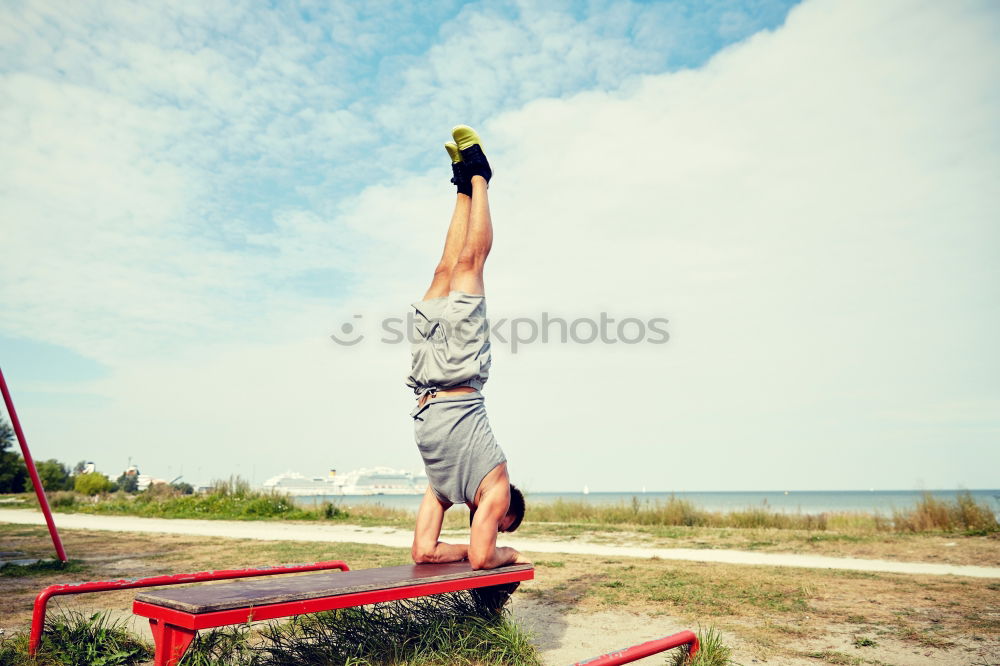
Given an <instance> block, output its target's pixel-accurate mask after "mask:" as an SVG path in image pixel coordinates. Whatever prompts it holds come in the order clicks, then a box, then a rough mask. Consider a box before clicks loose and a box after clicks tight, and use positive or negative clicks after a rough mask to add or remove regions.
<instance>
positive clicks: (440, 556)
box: [410, 486, 496, 564]
mask: <svg viewBox="0 0 1000 666" xmlns="http://www.w3.org/2000/svg"><path fill="white" fill-rule="evenodd" d="M450 506H451V505H450V504H448V505H443V504H442V503H441V502H440V501H439V500H438V498H437V495H435V494H434V491H433V490H431V488H430V486H428V487H427V492H426V493H424V499H423V501H422V502H421V503H420V511H419V513H417V527H416V529H415V530H414V532H413V548H412V549H411V551H410V554H411V555H412V556H413V561H414V562H416V563H417V564H421V563H425V562H459V561H461V560H464V559H468V557H469V547H468V546H466V545H464V544H450V543H444V542H442V541H440V540H439V539H440V537H441V525H442V523H444V512H445V509H447V508H448V507H450ZM495 540H496V535H494V541H495Z"/></svg>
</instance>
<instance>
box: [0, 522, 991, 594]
mask: <svg viewBox="0 0 1000 666" xmlns="http://www.w3.org/2000/svg"><path fill="white" fill-rule="evenodd" d="M55 520H56V524H57V525H58V526H59V527H61V528H64V529H83V530H103V531H112V532H151V533H157V534H182V535H188V536H215V537H227V538H234V539H255V540H260V541H315V542H340V543H363V544H374V545H380V546H390V547H394V548H409V547H410V541H411V539H412V533H411V532H409V531H407V530H399V529H395V528H391V527H359V526H352V525H321V524H304V523H287V522H271V521H230V520H181V519H164V518H138V517H134V516H95V515H88V514H56V516H55ZM0 522H6V523H15V524H21V525H44V524H45V520H44V518H43V516H42V514H41V513H38V512H35V511H28V510H25V509H0ZM503 544H504V545H509V546H513V547H515V548H517V549H518V550H522V551H525V552H529V553H566V554H571V555H601V556H607V557H637V558H659V559H661V560H685V561H691V562H714V563H720V564H746V565H761V566H781V567H800V568H809V569H839V570H847V571H868V572H879V573H903V574H924V575H953V576H966V577H973V578H1000V567H982V566H970V565H953V564H934V563H926V562H892V561H888V560H873V559H861V558H848V557H828V556H823V555H803V554H793V553H761V552H748V551H738V550H697V549H691V548H644V547H629V546H614V545H608V544H596V543H586V542H572V543H568V542H557V541H544V540H537V539H506V538H504V539H503Z"/></svg>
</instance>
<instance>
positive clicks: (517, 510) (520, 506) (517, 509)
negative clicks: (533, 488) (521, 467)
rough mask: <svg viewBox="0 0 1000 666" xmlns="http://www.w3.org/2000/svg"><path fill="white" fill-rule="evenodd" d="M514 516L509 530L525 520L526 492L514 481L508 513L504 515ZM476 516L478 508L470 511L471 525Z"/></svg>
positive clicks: (511, 487)
mask: <svg viewBox="0 0 1000 666" xmlns="http://www.w3.org/2000/svg"><path fill="white" fill-rule="evenodd" d="M508 514H509V515H512V516H514V522H512V523H511V524H510V529H509V530H507V531H508V532H513V531H514V530H516V529H517V528H518V526H520V524H521V521H522V520H524V493H522V492H521V490H520V488H518V487H517V486H515V485H514V484H513V483H512V484H510V504H509V505H508V506H507V513H505V514H504V515H508ZM475 517H476V510H475V509H473V510H472V511H469V526H470V527H471V526H472V519H473V518H475Z"/></svg>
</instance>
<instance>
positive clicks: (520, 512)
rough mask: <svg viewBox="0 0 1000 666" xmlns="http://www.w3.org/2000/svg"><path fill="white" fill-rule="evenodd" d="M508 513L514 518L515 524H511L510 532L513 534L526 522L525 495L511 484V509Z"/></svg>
mask: <svg viewBox="0 0 1000 666" xmlns="http://www.w3.org/2000/svg"><path fill="white" fill-rule="evenodd" d="M507 513H509V514H510V515H512V516H514V522H512V523H511V524H510V528H508V530H507V531H508V532H513V531H514V530H516V529H517V528H518V526H519V525H520V524H521V521H522V520H524V493H522V492H521V490H520V489H519V488H518V487H517V486H515V485H514V484H513V483H512V484H510V507H509V508H508V509H507Z"/></svg>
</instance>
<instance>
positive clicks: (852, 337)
mask: <svg viewBox="0 0 1000 666" xmlns="http://www.w3.org/2000/svg"><path fill="white" fill-rule="evenodd" d="M0 14H2V18H3V20H2V21H0V26H2V27H0V48H2V51H3V59H2V65H0V86H2V88H3V91H4V99H5V102H4V103H3V105H2V106H0V113H2V114H3V118H2V120H3V122H2V123H0V127H2V129H0V131H2V132H3V136H2V140H3V142H4V145H5V146H6V148H5V152H6V153H7V160H5V161H7V162H8V163H9V164H12V165H14V166H15V168H13V169H7V170H5V172H4V173H3V174H2V175H0V214H2V216H0V218H2V221H0V241H2V246H3V248H4V249H5V250H6V251H5V253H4V261H3V262H2V264H0V312H2V313H3V316H2V318H0V363H2V367H3V369H4V372H5V374H6V375H7V377H8V380H9V381H10V382H11V384H12V388H13V390H14V394H15V399H16V400H18V405H19V408H20V410H21V412H22V418H23V419H24V421H25V427H26V429H27V431H28V433H29V436H30V437H31V440H32V444H33V447H34V448H35V449H36V451H35V455H36V457H40V458H47V457H58V458H61V459H63V460H66V461H68V462H74V461H75V460H77V459H80V458H88V459H93V460H95V461H96V462H98V465H99V466H100V467H102V468H103V469H105V470H106V471H110V472H114V471H116V470H117V469H118V468H120V467H122V466H124V464H125V462H126V461H127V458H128V457H129V456H131V457H132V458H133V459H134V460H136V461H138V462H139V463H140V466H141V467H143V468H144V471H149V472H151V473H154V474H157V475H161V476H166V475H167V474H168V470H167V469H166V468H168V467H170V468H171V469H170V470H169V472H170V473H171V474H173V475H174V476H176V474H175V473H174V472H176V470H177V468H180V467H183V466H185V465H186V469H187V472H186V473H187V474H188V476H189V477H190V478H191V480H192V481H195V482H202V481H207V480H208V478H210V477H212V476H224V475H226V474H228V473H229V471H231V470H230V469H229V465H230V461H231V460H232V458H233V455H232V454H233V451H236V450H238V451H240V452H242V453H243V454H244V455H242V456H240V459H241V463H240V464H242V465H243V466H244V467H248V468H250V469H249V470H247V469H243V470H241V472H242V473H244V474H245V475H252V476H256V477H258V478H257V479H256V480H258V481H259V480H261V479H262V478H266V477H267V476H269V475H271V474H274V473H277V472H280V471H284V469H286V468H291V469H295V470H298V471H302V472H309V471H315V470H322V469H325V468H326V467H330V466H333V467H338V468H342V469H349V468H351V467H358V466H363V465H364V466H368V465H376V464H387V465H392V466H403V467H410V468H416V467H418V465H419V459H418V458H417V457H416V455H415V451H414V450H413V447H412V443H411V442H410V441H409V439H410V437H411V435H410V433H409V430H408V427H407V423H406V413H407V411H408V409H407V407H406V405H407V402H408V400H409V398H408V396H407V395H406V392H405V389H403V388H402V386H401V381H400V377H401V376H405V369H406V364H407V357H406V349H405V346H387V345H381V346H379V345H377V344H375V343H374V342H373V341H372V340H368V341H367V342H366V344H365V345H362V346H360V347H358V348H352V349H351V350H345V349H341V348H336V347H335V346H334V347H331V345H330V341H329V339H328V337H327V336H328V335H329V333H330V332H332V331H334V330H336V328H337V327H338V326H339V325H340V323H341V322H343V321H346V320H351V318H352V317H353V316H354V315H355V314H363V317H364V321H366V322H374V321H376V320H377V319H378V318H379V317H384V316H396V315H399V314H401V313H402V312H403V311H405V305H406V303H407V302H410V301H412V300H415V297H416V296H417V295H419V293H420V292H422V290H423V286H424V282H426V280H427V279H428V275H429V270H430V267H432V266H433V263H434V261H435V260H436V255H437V253H438V252H439V251H440V250H439V248H440V243H441V237H442V236H443V231H444V228H443V226H442V225H443V224H446V222H447V215H448V212H449V210H448V209H449V205H450V203H449V197H450V196H451V194H450V192H451V190H450V187H449V186H448V183H447V179H448V175H449V174H448V173H447V171H448V166H447V159H446V157H445V154H444V151H443V149H442V148H441V144H442V142H443V141H444V140H446V139H447V138H448V130H449V128H450V127H451V126H452V125H454V124H457V123H459V122H462V123H469V124H472V125H474V126H476V127H478V128H480V129H481V130H482V131H483V134H484V137H485V140H486V144H487V149H488V150H489V151H490V155H491V157H492V158H493V159H494V162H495V165H496V167H497V173H498V179H497V181H496V183H495V184H494V187H493V188H492V189H491V194H492V195H493V202H492V203H493V206H494V214H495V218H496V220H497V228H498V231H497V245H496V247H495V255H494V257H493V258H491V266H490V269H491V272H490V273H489V274H488V278H487V280H488V290H489V292H488V293H489V295H490V302H491V308H492V310H491V311H492V312H493V313H494V317H506V318H508V319H509V318H512V317H515V316H529V317H530V316H535V315H536V314H537V313H539V312H543V311H545V312H551V313H556V314H564V315H565V316H569V317H575V316H587V317H591V316H596V314H597V313H599V312H601V311H608V312H611V313H613V314H614V315H615V316H617V317H618V318H623V317H625V316H630V315H634V316H637V317H645V318H649V317H653V316H663V317H666V318H668V319H670V321H671V336H672V337H671V342H670V343H669V344H668V345H664V346H662V347H655V348H654V347H649V346H641V345H640V346H637V347H635V348H627V349H626V348H622V347H621V346H618V347H615V346H613V345H605V346H603V347H580V346H573V345H564V346H561V347H556V346H551V345H549V346H545V345H541V344H539V345H532V346H529V347H528V348H527V349H525V350H524V352H523V353H518V354H513V353H510V351H509V350H506V351H505V350H503V349H500V350H498V352H497V359H496V365H497V367H498V370H500V372H499V373H498V374H497V376H496V377H495V379H494V380H492V381H491V386H490V388H491V389H493V391H490V392H489V393H488V395H489V396H490V398H491V400H492V402H491V405H494V404H495V407H494V406H491V412H492V414H493V418H494V421H495V428H496V429H497V431H498V433H501V435H500V436H501V444H502V445H503V446H504V447H505V450H507V452H508V456H509V457H510V458H511V459H512V460H518V461H522V462H521V465H522V466H523V471H522V474H523V475H525V476H527V477H528V480H529V484H528V485H529V486H533V487H535V488H536V489H538V490H558V489H562V488H570V489H572V488H577V487H580V486H582V485H583V484H584V483H587V484H588V485H589V486H590V487H591V489H594V490H596V489H607V490H615V489H621V488H627V487H630V486H632V485H634V486H642V485H645V486H647V487H649V488H651V489H653V488H656V489H667V490H669V489H678V490H680V489H690V490H694V489H753V488H778V487H781V488H784V487H800V488H848V487H864V488H867V487H871V486H878V487H899V488H908V487H914V486H920V485H926V486H927V487H952V486H956V485H962V484H964V485H967V486H970V487H983V486H994V487H995V486H996V485H997V483H996V479H995V475H992V476H991V474H990V473H987V472H985V471H984V470H986V469H996V468H1000V458H998V455H1000V454H997V453H996V452H995V451H994V450H993V449H995V448H996V447H995V442H996V439H997V435H998V434H1000V423H998V421H997V418H996V416H995V415H996V414H997V413H1000V390H998V385H997V381H996V377H997V376H1000V373H998V372H997V371H998V370H1000V368H998V360H997V357H996V353H995V351H994V344H993V340H995V339H996V334H997V333H998V332H1000V330H998V328H1000V327H998V314H997V311H998V308H997V307H996V305H997V304H998V303H997V301H998V289H1000V280H998V279H997V277H998V276H997V265H998V263H1000V262H997V259H998V258H1000V257H998V237H997V230H996V225H995V218H996V206H995V203H994V202H995V200H996V197H995V194H996V191H995V188H996V186H995V183H996V182H1000V180H998V178H997V176H998V175H1000V173H998V171H1000V168H998V145H1000V137H998V134H1000V133H998V131H997V128H996V123H995V121H994V120H993V119H994V118H995V117H996V116H997V112H998V111H1000V109H998V106H1000V102H998V89H997V83H996V81H997V77H996V74H997V72H996V63H997V62H998V61H1000V57H998V54H1000V47H998V41H997V39H996V37H995V36H994V35H995V34H998V32H997V31H996V28H997V27H998V23H1000V16H998V11H997V9H996V6H995V5H993V4H991V3H988V2H963V3H955V4H952V5H948V6H947V7H945V6H939V5H936V4H934V3H927V2H887V3H879V4H878V6H873V5H870V4H866V3H835V2H828V1H824V0H812V1H809V2H806V3H803V4H802V5H796V4H794V3H784V2H731V3H725V2H718V3H704V2H686V3H685V2H649V3H645V2H643V3H623V2H614V3H612V2H605V3H602V2H589V3H544V4H543V3H496V2H492V3H468V4H461V3H429V4H422V5H420V7H419V10H417V9H415V8H414V6H413V5H411V3H399V4H392V3H364V4H363V6H360V5H359V6H354V5H347V4H341V3H332V4H331V3H314V4H310V3H299V4H293V3H275V4H273V6H271V7H267V8H262V7H261V6H260V5H256V4H255V5H250V4H243V5H240V4H233V3H226V2H222V3H218V4H216V5H212V6H211V7H207V6H205V7H202V6H183V7H164V6H162V5H159V4H153V3H141V2H136V3H117V4H115V5H112V6H108V5H101V4H92V3H63V4H58V5H54V4H52V3H33V2H18V3H8V4H6V5H5V6H4V7H3V9H0ZM991 195H992V196H991ZM494 294H495V295H494ZM928 313H934V315H933V316H932V317H929V316H928ZM369 343H371V344H369ZM525 386H529V387H533V389H532V390H533V391H534V390H536V389H534V387H545V388H544V389H543V390H544V392H545V393H546V395H548V394H549V393H551V394H553V395H555V396H556V397H554V398H552V399H551V400H544V401H534V400H531V401H525V400H524V399H523V398H519V396H520V395H521V393H520V390H523V389H519V388H518V387H525ZM623 386H624V387H629V389H628V390H627V391H624V392H622V391H619V390H616V391H615V394H614V395H611V396H606V397H604V398H601V399H600V400H601V404H605V405H607V407H606V409H605V410H604V411H602V413H601V419H600V421H599V422H596V423H594V422H590V421H589V420H588V419H582V418H579V415H578V410H579V405H581V404H588V403H590V402H592V401H593V400H594V399H595V395H598V394H601V392H603V391H605V390H606V389H605V387H623ZM373 396H378V398H379V399H373ZM636 410H638V413H636ZM396 417H398V418H396ZM804 440H808V441H809V442H810V446H809V447H808V448H807V449H806V450H805V451H804V450H803V447H802V441H804ZM609 441H610V442H614V444H613V447H614V448H616V449H617V450H620V452H621V455H620V456H619V457H618V461H617V462H615V464H613V465H610V466H609V465H608V464H607V463H606V462H605V461H604V459H603V457H604V454H605V451H606V450H607V447H608V446H609V444H608V442H609ZM569 442H573V443H574V444H573V445H572V446H570V445H569ZM691 451H704V452H705V453H706V455H709V456H711V457H714V458H721V459H728V460H732V461H733V464H732V467H731V468H727V469H723V470H719V471H716V472H714V473H713V474H712V475H706V476H702V477H695V478H690V477H687V476H681V475H677V474H673V473H671V474H668V475H666V476H664V477H661V476H658V475H655V474H653V473H652V472H644V473H645V474H646V475H647V476H646V477H643V478H642V479H638V478H636V477H635V476H634V474H633V472H634V470H635V469H636V468H637V467H641V468H644V469H646V470H652V469H656V468H669V467H670V466H671V464H672V463H673V461H675V460H676V459H677V456H679V455H684V454H685V452H691ZM942 451H949V455H948V456H946V457H945V459H942V458H941V456H942ZM575 453H579V455H573V454H575ZM774 458H779V459H781V460H782V461H783V464H782V466H781V469H780V470H775V469H774V465H770V464H767V463H766V462H765V461H766V460H768V459H774ZM858 459H862V460H868V461H869V464H867V465H865V466H864V469H863V470H859V469H858V466H857V464H856V463H854V462H852V461H856V460H858ZM195 460H197V462H194V461H195ZM185 461H187V462H185ZM567 461H569V462H567ZM817 461H823V463H822V464H819V465H818V464H817ZM985 462H989V463H990V464H984V463H985ZM993 463H996V464H993ZM193 467H194V468H195V469H194V470H192V468H193Z"/></svg>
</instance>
